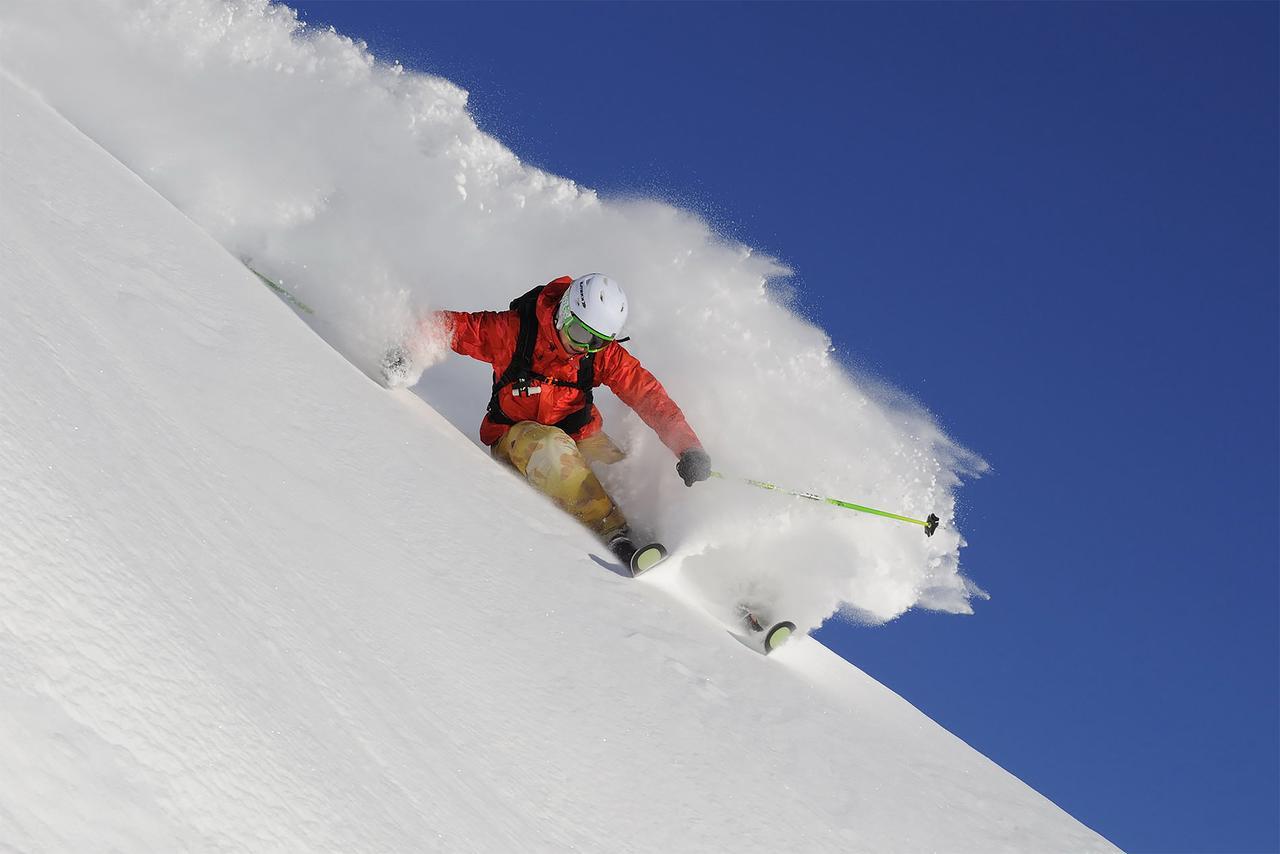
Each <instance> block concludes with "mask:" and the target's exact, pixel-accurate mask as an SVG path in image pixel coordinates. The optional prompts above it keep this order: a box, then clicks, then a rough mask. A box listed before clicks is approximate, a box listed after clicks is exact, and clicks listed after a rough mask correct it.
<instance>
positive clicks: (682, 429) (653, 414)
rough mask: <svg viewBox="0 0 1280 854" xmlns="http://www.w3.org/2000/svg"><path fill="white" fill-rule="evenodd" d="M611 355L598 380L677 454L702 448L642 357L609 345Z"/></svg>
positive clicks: (678, 409) (677, 407)
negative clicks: (643, 362)
mask: <svg viewBox="0 0 1280 854" xmlns="http://www.w3.org/2000/svg"><path fill="white" fill-rule="evenodd" d="M609 349H610V350H613V351H616V354H615V353H611V354H610V356H611V358H609V359H607V360H605V364H604V365H601V367H603V368H604V370H603V371H602V372H601V373H600V374H599V375H598V377H597V379H599V381H600V382H601V383H603V384H604V385H607V386H608V387H609V388H610V389H611V390H612V391H613V393H614V394H616V395H617V396H618V398H619V399H620V400H621V401H622V402H623V403H625V404H626V405H627V406H630V407H631V408H632V409H634V410H635V412H636V414H637V415H639V416H640V418H641V420H642V421H644V423H645V424H648V425H649V426H650V427H651V428H653V432H655V433H657V434H658V438H659V439H661V440H662V444H664V445H666V446H667V447H668V448H670V449H671V452H672V453H673V454H675V455H676V456H680V454H682V453H684V452H685V451H687V450H689V449H690V448H701V447H702V442H700V441H699V440H698V435H697V434H696V433H694V432H693V428H692V427H690V426H689V422H688V421H686V420H685V417H684V413H683V412H681V411H680V407H679V406H676V403H675V401H674V400H672V399H671V397H670V396H669V395H668V394H667V390H666V389H664V388H663V387H662V383H660V382H658V379H657V377H655V376H654V375H653V374H651V373H649V371H648V370H646V369H645V367H644V365H642V364H640V360H639V359H637V358H636V357H635V356H633V355H631V354H630V353H628V352H627V351H626V350H624V349H623V348H622V347H621V346H618V347H610V348H609Z"/></svg>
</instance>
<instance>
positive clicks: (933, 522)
mask: <svg viewBox="0 0 1280 854" xmlns="http://www.w3.org/2000/svg"><path fill="white" fill-rule="evenodd" d="M711 476H712V477H718V478H720V479H721V480H737V481H740V482H742V483H745V484H747V485H748V486H754V487H758V488H759V489H768V490H770V491H772V492H781V493H782V494H783V495H793V496H795V497H796V498H807V499H809V500H810V501H821V502H822V503H823V504H830V505H832V506H833V507H843V508H845V509H846V510H857V511H858V512H859V513H871V514H872V515H875V516H883V517H885V518H886V519H897V520H898V521H899V522H910V523H911V524H913V525H920V526H922V527H923V528H924V535H925V536H926V537H932V536H933V532H934V531H936V530H938V517H937V516H936V515H935V514H933V513H930V514H929V516H928V517H927V518H925V519H913V518H911V517H910V516H899V515H898V514H897V513H889V512H888V511H885V510H877V509H876V508H874V507H864V506H863V505H861V504H854V503H853V502H852V501H841V500H840V499H839V498H824V497H823V496H821V495H817V494H815V493H812V492H796V491H795V490H792V489H784V488H783V487H781V486H778V485H777V484H773V483H769V482H768V481H764V480H752V479H751V478H749V477H727V476H725V475H723V474H721V473H720V472H718V471H713V472H712V473H711Z"/></svg>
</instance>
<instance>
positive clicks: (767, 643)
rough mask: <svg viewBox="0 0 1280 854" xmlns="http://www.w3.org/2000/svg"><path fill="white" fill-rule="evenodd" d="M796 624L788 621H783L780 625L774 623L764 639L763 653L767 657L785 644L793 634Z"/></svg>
mask: <svg viewBox="0 0 1280 854" xmlns="http://www.w3.org/2000/svg"><path fill="white" fill-rule="evenodd" d="M795 630H796V624H795V623H793V622H791V621H790V620H784V621H783V622H781V623H775V624H774V626H773V628H771V629H769V634H767V635H765V637H764V653H765V655H768V654H769V653H771V652H773V651H774V650H775V649H777V648H778V647H780V646H782V645H783V644H784V643H786V642H787V641H788V640H789V639H790V638H791V635H793V634H794V633H795Z"/></svg>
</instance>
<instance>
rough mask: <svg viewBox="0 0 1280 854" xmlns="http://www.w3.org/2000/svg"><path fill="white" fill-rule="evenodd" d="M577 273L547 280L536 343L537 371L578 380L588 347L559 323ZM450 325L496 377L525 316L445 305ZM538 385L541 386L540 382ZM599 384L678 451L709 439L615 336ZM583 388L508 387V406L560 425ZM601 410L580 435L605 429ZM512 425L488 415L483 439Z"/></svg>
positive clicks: (602, 360) (443, 317)
mask: <svg viewBox="0 0 1280 854" xmlns="http://www.w3.org/2000/svg"><path fill="white" fill-rule="evenodd" d="M572 281H573V279H571V278H570V277H569V276H562V277H560V278H559V279H555V280H554V281H552V282H550V283H549V284H547V286H546V287H545V288H543V289H542V293H541V294H539V296H538V303H537V307H536V314H537V318H538V338H537V341H536V343H535V344H534V348H533V370H534V372H535V373H538V374H541V375H542V376H545V377H549V378H551V379H557V380H564V381H565V382H568V383H573V382H575V381H576V380H577V379H578V363H579V362H580V361H581V360H582V354H580V353H575V352H571V351H569V350H567V349H566V348H565V346H564V345H563V344H562V343H561V342H560V333H559V332H558V331H557V330H556V327H555V316H556V310H557V309H558V307H559V305H560V297H561V295H563V294H564V292H565V290H567V289H568V287H569V284H570V282H572ZM434 317H435V319H436V321H437V322H441V321H443V323H444V324H446V328H447V329H448V330H450V340H449V346H450V347H452V348H453V350H454V352H456V353H460V354H462V355H463V356H470V357H471V358H473V359H479V360H480V361H482V362H487V363H488V364H490V365H492V366H493V376H494V381H495V382H496V381H497V379H498V378H499V377H501V376H502V374H503V373H504V372H505V371H506V369H507V365H508V364H509V363H510V362H511V359H512V357H513V356H514V355H515V350H516V339H517V337H518V336H519V334H520V318H519V316H518V315H517V313H516V312H515V311H514V310H508V311H477V312H466V311H441V312H436V314H435V315H434ZM532 385H534V386H537V383H536V382H535V383H533V384H532ZM593 385H594V386H600V385H606V386H608V387H609V388H610V389H611V390H612V391H613V393H614V394H616V395H617V396H618V397H619V398H620V399H621V400H622V402H623V403H625V404H627V406H630V407H631V408H632V409H634V410H635V411H636V414H637V415H639V416H640V418H641V419H643V420H644V422H645V423H646V424H648V425H649V426H650V427H652V428H653V431H654V432H655V433H657V434H658V437H659V438H660V439H662V442H663V444H664V445H666V446H667V447H668V448H670V449H671V451H672V452H673V453H675V454H676V455H677V456H679V455H680V454H682V453H683V452H685V451H687V450H689V449H690V448H700V447H702V443H701V442H699V441H698V436H697V434H695V433H694V432H693V428H691V427H690V426H689V422H688V421H686V420H685V417H684V413H683V412H681V411H680V407H678V406H676V404H675V402H674V401H673V400H672V399H671V398H670V397H669V396H668V395H667V392H666V389H664V388H663V387H662V384H661V383H660V382H658V380H657V379H656V378H655V377H654V375H653V374H651V373H649V372H648V371H647V370H645V367H644V366H643V365H641V364H640V360H639V359H637V358H636V357H635V356H632V355H631V354H630V353H628V352H627V351H626V350H625V349H623V347H622V345H621V344H618V343H616V342H615V343H612V344H609V345H608V346H606V347H605V348H604V349H603V350H601V351H600V352H598V353H596V355H595V380H594V382H593ZM583 398H584V395H583V393H582V392H581V391H580V390H578V389H576V388H571V387H566V386H562V385H552V384H550V383H544V384H542V385H541V386H540V391H539V392H537V393H534V394H527V395H521V396H518V397H517V396H513V395H510V394H500V395H499V400H500V401H501V404H500V405H501V407H502V411H503V412H504V413H505V414H506V415H507V417H509V418H510V419H511V420H512V421H517V422H519V421H536V422H537V423H539V424H555V423H557V422H558V421H560V420H561V419H563V418H564V417H565V416H567V415H570V414H572V413H574V412H576V411H578V410H580V409H582V407H583V404H584V402H585V401H584V399H583ZM601 424H602V421H601V417H600V410H599V409H597V408H596V407H595V406H592V407H591V420H590V421H588V422H587V425H586V426H585V427H583V428H582V429H581V430H579V431H578V432H576V433H572V434H570V435H571V436H572V437H573V439H574V440H578V439H585V438H586V437H588V436H591V435H594V434H595V433H598V432H600V428H601ZM508 429H510V428H509V426H508V425H505V424H495V423H494V422H493V421H491V420H490V419H489V417H488V415H486V416H485V419H484V421H483V422H482V423H481V424H480V441H481V442H484V443H485V444H486V445H493V444H494V443H495V442H497V441H498V440H499V439H500V438H502V436H503V434H504V433H506V432H507V430H508Z"/></svg>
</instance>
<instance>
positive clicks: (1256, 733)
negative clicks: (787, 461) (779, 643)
mask: <svg viewBox="0 0 1280 854" xmlns="http://www.w3.org/2000/svg"><path fill="white" fill-rule="evenodd" d="M291 5H293V6H295V8H300V10H301V12H302V14H303V18H304V20H307V21H308V22H310V23H312V24H321V23H323V24H328V23H332V24H333V25H335V26H336V27H337V28H338V29H339V30H341V31H343V32H345V33H347V34H349V35H353V36H357V37H360V38H363V39H365V40H366V41H368V42H369V44H370V47H371V48H372V49H373V51H374V52H375V53H376V54H377V55H378V56H379V57H380V58H382V59H387V60H391V59H399V60H400V61H401V62H403V63H404V64H405V65H406V66H408V67H410V68H415V69H420V70H425V71H430V72H434V73H439V74H441V75H443V76H446V77H448V78H449V79H451V80H454V81H455V82H457V83H459V84H460V85H462V86H464V87H466V88H467V89H469V90H470V92H471V105H472V110H473V112H474V113H475V115H476V117H477V118H478V120H479V121H480V123H481V125H482V127H484V128H485V129H486V130H487V131H489V132H491V133H493V134H494V135H495V136H497V137H498V138H499V139H501V140H502V141H503V142H505V143H506V144H507V145H508V146H510V147H511V148H512V149H513V150H514V151H515V152H516V153H517V154H519V155H520V156H521V157H522V159H524V160H526V161H527V162H531V163H534V164H536V165H539V166H542V167H544V168H546V169H548V170H550V171H552V172H555V173H557V174H562V175H565V176H568V177H570V178H573V179H575V180H577V181H579V182H580V183H582V184H585V185H587V186H591V187H595V188H597V189H599V190H600V191H602V192H603V193H605V194H615V195H634V194H642V195H651V196H657V197H661V198H665V199H669V200H671V201H673V202H676V203H677V204H680V205H682V206H686V207H690V208H693V209H695V210H698V211H700V212H701V213H702V214H703V215H704V216H706V217H707V218H708V219H709V220H710V221H711V222H713V223H714V224H715V225H716V226H717V227H718V228H720V229H721V230H722V231H723V232H725V233H726V234H728V235H730V236H732V237H734V238H736V239H739V240H742V241H743V242H745V243H748V244H750V245H752V246H755V247H759V248H762V249H764V250H767V251H769V252H771V253H773V254H775V255H777V256H778V257H780V258H782V259H783V260H785V261H786V262H787V263H788V264H790V265H791V266H792V267H793V269H794V270H795V271H796V274H797V284H798V285H799V287H800V288H801V290H802V293H803V301H804V307H805V309H806V310H807V311H808V312H809V313H811V314H812V315H813V316H814V317H815V318H816V319H817V320H818V321H819V322H820V323H822V325H823V326H824V327H825V328H826V329H827V330H828V331H829V332H830V333H831V335H832V337H833V339H834V341H835V343H836V346H837V347H838V349H839V350H840V352H841V353H842V354H844V356H845V357H846V358H847V360H848V361H849V362H850V364H852V365H856V366H858V367H859V368H862V369H866V370H870V371H872V372H873V373H875V374H877V375H878V376H880V377H882V378H884V379H886V380H888V381H889V382H891V383H892V384H894V385H895V386H897V387H898V388H900V389H902V390H904V391H906V392H908V393H909V394H911V395H913V396H914V397H916V398H917V399H918V400H919V401H921V402H922V403H924V404H925V405H926V406H928V407H929V408H930V410H931V411H932V412H933V413H934V414H935V416H936V417H937V418H938V419H939V421H940V422H941V423H942V424H944V425H945V426H946V428H947V429H948V430H949V431H950V432H951V434H952V435H953V436H954V437H955V438H957V439H958V440H959V441H960V442H962V443H963V444H966V445H968V446H969V447H971V448H973V449H974V450H976V451H978V452H979V453H981V454H982V455H983V456H984V457H985V458H986V459H987V460H988V461H989V462H990V463H991V464H992V466H993V471H992V473H991V474H990V475H988V476H986V477H984V478H982V479H980V480H978V481H976V482H974V483H972V484H969V485H968V486H966V487H965V488H964V490H963V491H962V498H963V500H964V507H963V508H962V518H961V524H962V526H963V529H964V531H965V533H966V536H967V537H968V539H969V542H970V546H969V548H967V549H966V550H965V552H964V563H965V566H966V569H967V572H968V573H969V574H970V575H971V576H972V577H973V578H975V579H976V580H977V581H978V582H979V583H980V584H981V585H982V586H983V587H984V588H986V589H987V590H989V591H990V592H991V594H992V599H991V601H989V602H980V603H978V606H977V614H976V615H975V616H973V617H969V618H960V617H954V616H946V615H938V614H931V613H911V614H908V615H906V616H905V617H903V618H901V619H899V620H897V621H896V622H894V623H892V624H890V625H888V626H884V627H880V628H875V629H868V628H859V627H851V626H846V625H842V624H838V625H833V626H829V627H828V628H825V629H824V630H823V632H822V634H821V637H822V640H823V641H824V642H825V643H827V644H828V645H829V646H831V647H832V648H834V649H835V650H837V651H838V652H840V653H841V654H843V655H845V656H846V657H847V658H849V659H850V660H851V661H853V662H855V663H856V664H857V665H858V666H860V667H862V668H863V669H865V670H867V671H868V672H869V673H871V674H872V675H874V676H875V677H876V678H878V679H879V680H881V681H882V682H884V683H885V684H887V685H889V686H890V687H892V688H893V689H895V690H896V691H898V692H899V693H901V694H902V695H903V696H905V697H906V698H907V699H909V700H910V701H911V702H913V703H914V704H915V705H917V706H918V707H920V708H921V709H922V710H924V711H925V712H926V713H928V714H929V715H930V716H931V717H933V718H934V719H936V720H938V721H939V722H940V723H942V724H943V725H945V726H946V727H948V728H949V729H951V730H952V731H953V732H955V733H956V734H957V735H959V736H960V737H962V738H963V739H964V740H965V741H967V742H969V743H970V744H972V745H973V746H975V747H976V748H978V749H979V750H981V751H982V752H984V753H985V754H987V755H988V756H990V757H991V758H992V759H994V760H995V761H996V762H998V763H1000V764H1001V765H1003V766H1004V767H1006V768H1008V769H1010V770H1011V771H1013V772H1014V773H1016V774H1017V775H1018V776H1020V777H1021V778H1022V779H1024V780H1026V781H1027V782H1028V783H1030V784H1031V785H1032V786H1034V787H1035V788H1037V789H1038V790H1040V791H1041V792H1043V793H1045V794H1046V795H1047V796H1048V797H1050V798H1052V799H1053V800H1054V801H1055V802H1057V803H1058V804H1060V805H1061V806H1062V807H1063V808H1065V809H1066V810H1068V811H1069V812H1071V813H1072V814H1073V815H1076V816H1077V817H1078V818H1080V819H1081V820H1082V821H1084V822H1085V823H1086V824H1088V825H1090V826H1091V827H1093V828H1095V829H1097V830H1098V831H1100V832H1102V833H1103V834H1105V835H1106V836H1107V837H1108V838H1110V839H1111V840H1112V841H1114V842H1115V843H1117V844H1118V845H1120V846H1121V847H1123V848H1126V849H1128V850H1132V851H1275V850H1277V848H1280V838H1278V837H1277V834H1278V827H1280V816H1278V815H1277V803H1280V790H1278V779H1277V778H1278V777H1280V770H1278V765H1277V763H1278V762H1280V759H1278V757H1280V743H1278V739H1277V731H1278V729H1280V725H1278V723H1277V722H1278V721H1280V703H1278V700H1277V690H1278V686H1277V682H1278V679H1280V676H1278V674H1280V662H1278V661H1277V651H1278V650H1280V634H1278V632H1277V614H1278V612H1280V589H1278V577H1280V566H1278V563H1280V559H1278V547H1280V545H1278V544H1280V530H1278V528H1277V517H1278V513H1277V511H1278V509H1280V508H1278V507H1277V494H1278V491H1280V483H1278V471H1280V459H1278V456H1277V446H1278V444H1280V423H1278V422H1280V415H1278V412H1280V401H1278V396H1280V392H1278V391H1277V390H1278V389H1280V377H1278V376H1277V365H1278V361H1280V343H1278V332H1277V319H1278V317H1280V299H1278V293H1277V292H1278V279H1277V277H1278V276H1280V270H1278V265H1280V260H1278V257H1280V248H1278V240H1277V234H1278V232H1280V222H1278V219H1277V209H1278V207H1280V201H1278V190H1277V185H1278V182H1280V176H1278V174H1277V150H1278V147H1280V134H1278V130H1277V124H1278V117H1277V113H1278V108H1277V104H1278V103H1280V86H1278V83H1277V68H1278V67H1280V56H1278V50H1277V32H1278V30H1280V26H1278V25H1280V20H1278V13H1277V10H1278V9H1280V7H1278V6H1277V5H1276V4H1263V3H1253V4H1249V3H1231V4H1226V3H1214V4H1195V3H1178V4H1159V3H1143V4H1136V3H1135V4H1084V3H1077V4H964V5H960V4H957V5H935V4H924V3H921V4H901V5H896V4H763V3H761V4H745V5H744V4H735V3H717V4H683V3H672V4H665V3H653V4H505V3H476V4H460V3H442V4H427V3H381V2H360V3H341V2H323V3H294V4H291ZM850 497H853V496H850Z"/></svg>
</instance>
